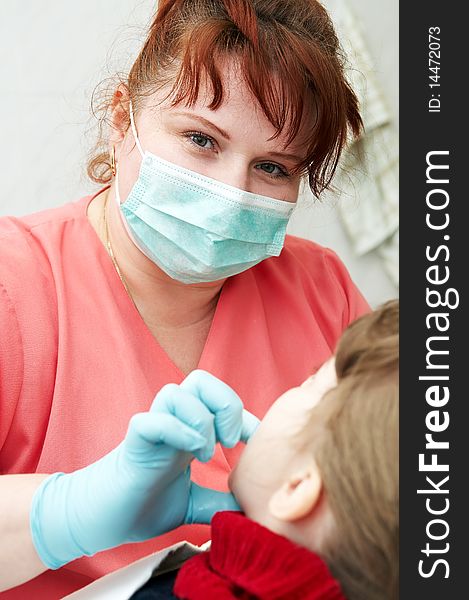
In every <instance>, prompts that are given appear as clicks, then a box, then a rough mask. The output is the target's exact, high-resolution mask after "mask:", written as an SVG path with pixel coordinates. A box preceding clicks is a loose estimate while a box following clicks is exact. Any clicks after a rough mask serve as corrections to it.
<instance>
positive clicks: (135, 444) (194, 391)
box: [31, 370, 259, 569]
mask: <svg viewBox="0 0 469 600" xmlns="http://www.w3.org/2000/svg"><path fill="white" fill-rule="evenodd" d="M258 423H259V420H258V419H257V418H256V417H254V415H251V414H250V413H248V412H247V411H246V410H243V405H242V402H241V400H240V399H239V397H238V396H237V395H236V393H235V392H234V391H233V390H232V389H231V388H230V387H229V386H228V385H226V384H225V383H223V382H222V381H220V380H219V379H217V378H216V377H214V376H213V375H210V374H209V373H207V372H206V371H201V370H197V371H193V372H192V373H190V374H189V375H188V376H187V377H186V379H185V380H184V381H183V382H182V383H181V384H180V385H176V384H168V385H166V386H164V387H163V388H162V389H161V390H160V392H159V393H158V394H157V395H156V397H155V400H154V401H153V404H152V406H151V409H150V411H149V412H146V413H139V414H137V415H134V416H133V417H132V419H131V420H130V424H129V428H128V431H127V435H126V437H125V439H124V441H123V442H122V443H121V444H120V445H119V446H117V448H115V449H114V450H112V451H111V452H110V453H109V454H107V455H105V456H104V457H103V458H101V459H100V460H98V461H96V462H95V463H93V464H91V465H89V466H87V467H85V468H83V469H80V470H78V471H75V472H73V473H68V474H65V473H55V474H53V475H51V476H50V477H48V478H47V479H45V480H44V481H43V482H42V484H41V485H40V486H39V488H38V489H37V491H36V493H35V494H34V497H33V501H32V506H31V531H32V538H33V542H34V545H35V548H36V551H37V552H38V555H39V557H40V558H41V560H42V562H43V563H44V564H45V565H46V566H47V567H49V568H51V569H57V568H59V567H61V566H62V565H64V564H65V563H67V562H70V561H71V560H74V559H76V558H78V557H80V556H84V555H87V556H90V555H92V554H95V553H96V552H99V551H101V550H105V549H107V548H112V547H115V546H119V545H121V544H124V543H128V542H136V541H142V540H146V539H149V538H151V537H154V536H157V535H161V534H162V533H165V532H167V531H170V530H171V529H174V528H176V527H179V526H180V525H182V524H184V523H209V522H210V519H211V517H212V516H213V514H214V513H215V512H216V511H218V510H239V507H238V505H237V503H236V501H235V499H234V497H233V496H232V495H231V494H229V493H223V492H217V491H215V490H208V489H206V488H202V487H200V486H198V485H196V484H195V483H193V482H191V480H190V463H191V461H192V459H193V458H194V455H195V456H196V457H197V458H198V459H199V460H201V461H202V462H206V461H208V460H210V458H211V457H212V455H213V452H214V448H215V443H216V442H220V443H221V444H223V445H224V446H226V447H228V448H231V447H233V446H234V445H236V444H237V443H238V442H239V441H240V440H242V441H247V440H248V439H249V437H250V436H251V434H252V433H253V431H254V430H255V429H256V428H257V425H258Z"/></svg>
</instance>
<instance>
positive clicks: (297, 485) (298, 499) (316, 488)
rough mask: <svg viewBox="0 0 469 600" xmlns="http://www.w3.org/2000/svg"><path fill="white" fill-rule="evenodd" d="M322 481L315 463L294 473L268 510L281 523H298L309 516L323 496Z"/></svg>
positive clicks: (274, 494)
mask: <svg viewBox="0 0 469 600" xmlns="http://www.w3.org/2000/svg"><path fill="white" fill-rule="evenodd" d="M321 490H322V479H321V474H320V472H319V469H318V467H317V465H316V463H315V462H313V463H311V465H310V466H309V467H308V468H307V469H305V470H304V471H301V472H298V473H294V474H292V476H291V477H290V478H289V480H288V481H286V482H285V483H284V484H283V485H282V486H281V487H280V488H278V489H277V490H276V491H275V492H274V493H273V494H272V496H271V497H270V500H269V504H268V510H269V512H270V514H271V515H272V516H273V517H275V518H276V519H279V520H280V521H296V520H297V519H301V518H302V517H305V516H306V515H308V514H309V513H310V512H311V511H312V510H313V509H314V508H315V506H316V505H317V503H318V501H319V498H320V496H321Z"/></svg>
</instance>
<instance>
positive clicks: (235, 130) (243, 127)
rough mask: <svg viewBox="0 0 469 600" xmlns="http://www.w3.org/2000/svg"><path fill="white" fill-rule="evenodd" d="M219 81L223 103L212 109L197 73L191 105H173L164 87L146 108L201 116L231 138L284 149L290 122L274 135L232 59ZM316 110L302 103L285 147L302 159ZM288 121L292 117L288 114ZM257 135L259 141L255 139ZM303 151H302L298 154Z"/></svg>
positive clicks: (204, 79)
mask: <svg viewBox="0 0 469 600" xmlns="http://www.w3.org/2000/svg"><path fill="white" fill-rule="evenodd" d="M222 67H223V69H222V71H221V73H220V74H221V80H222V86H223V100H222V102H221V104H220V105H219V106H218V107H217V108H215V109H213V108H210V105H211V104H212V102H213V89H212V85H211V82H210V80H209V79H208V77H207V76H204V75H203V74H201V79H200V87H199V93H198V95H197V98H196V100H195V101H194V102H193V103H188V102H187V101H185V100H182V101H181V102H178V103H177V104H174V95H171V94H168V92H170V87H168V86H165V87H164V88H161V89H160V90H158V91H157V92H155V93H154V94H152V95H151V96H150V98H149V99H148V102H147V103H146V104H147V105H148V106H149V107H150V109H152V108H153V109H156V110H161V111H162V113H163V115H164V116H167V117H169V118H172V117H173V115H174V116H179V115H180V114H181V113H185V114H192V115H195V116H199V117H203V118H205V119H207V120H209V121H210V122H212V123H214V124H215V125H217V126H218V127H219V129H222V130H223V131H226V132H228V133H230V134H232V135H233V136H234V135H236V134H238V135H240V136H246V135H247V136H249V137H250V138H251V139H253V140H254V139H256V140H258V139H260V140H262V141H265V142H267V141H272V142H273V146H275V147H276V148H279V147H281V148H282V149H286V148H287V141H288V137H289V131H290V130H291V119H287V120H286V122H285V126H284V128H283V130H282V131H281V132H280V134H279V133H278V131H277V129H276V127H275V126H274V125H273V124H272V123H271V122H270V121H269V119H268V118H267V116H266V114H265V113H264V111H263V109H262V107H261V105H260V103H259V101H258V99H257V98H256V97H255V96H254V94H253V92H252V91H251V90H250V88H249V85H248V84H247V82H246V79H245V76H244V73H243V72H242V70H241V67H240V66H239V64H237V61H236V60H234V59H227V60H225V61H224V62H223V63H222ZM271 81H272V87H273V88H275V86H277V85H280V81H279V78H278V77H277V76H276V75H275V74H272V76H271ZM315 114H316V109H315V106H314V101H313V99H312V98H311V102H305V105H304V109H303V115H302V125H301V126H300V128H299V130H298V135H297V136H296V137H295V139H294V140H293V141H292V142H291V143H290V144H289V145H288V147H289V148H290V149H292V148H293V147H294V148H295V150H297V151H300V153H301V154H302V155H303V158H304V152H305V150H306V144H307V142H308V141H309V139H310V136H311V124H312V123H314V120H315ZM292 118H294V116H293V115H292ZM259 136H260V138H259ZM301 150H303V152H301Z"/></svg>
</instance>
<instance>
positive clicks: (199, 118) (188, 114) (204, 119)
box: [171, 111, 231, 140]
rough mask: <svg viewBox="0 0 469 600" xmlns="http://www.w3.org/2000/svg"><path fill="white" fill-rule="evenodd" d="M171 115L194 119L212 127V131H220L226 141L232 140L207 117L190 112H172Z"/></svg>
mask: <svg viewBox="0 0 469 600" xmlns="http://www.w3.org/2000/svg"><path fill="white" fill-rule="evenodd" d="M171 114H172V115H173V116H175V117H188V118H189V119H194V120H195V121H199V123H202V125H205V126H206V127H211V128H212V129H215V130H216V131H218V133H219V134H220V135H221V136H222V137H224V138H225V140H230V139H231V138H230V136H229V134H228V133H227V132H226V131H225V130H224V129H221V128H220V127H218V126H217V125H215V123H212V122H211V121H209V120H208V119H206V118H205V117H201V116H200V115H195V114H194V113H191V112H188V111H177V112H172V113H171Z"/></svg>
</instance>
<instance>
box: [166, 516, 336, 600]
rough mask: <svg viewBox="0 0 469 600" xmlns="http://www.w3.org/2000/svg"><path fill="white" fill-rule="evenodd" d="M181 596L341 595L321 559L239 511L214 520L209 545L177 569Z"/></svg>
mask: <svg viewBox="0 0 469 600" xmlns="http://www.w3.org/2000/svg"><path fill="white" fill-rule="evenodd" d="M173 593H174V594H175V595H176V596H177V597H178V598H181V599H183V600H215V599H216V600H229V599H233V598H238V599H241V600H253V599H254V598H255V599H258V600H345V597H344V595H343V594H342V592H341V589H340V586H339V584H338V582H337V581H336V580H335V579H334V578H333V577H332V575H331V574H330V572H329V569H328V568H327V566H326V564H325V563H324V561H323V560H322V559H321V558H319V556H317V555H316V554H314V553H313V552H310V551H309V550H307V549H306V548H303V547H301V546H297V545H296V544H294V543H293V542H291V541H290V540H288V539H287V538H285V537H282V536H280V535H278V534H276V533H273V532H272V531H270V530H268V529H266V528H265V527H263V526H262V525H259V524H258V523H255V522H254V521H251V520H250V519H248V518H247V517H245V516H244V515H243V514H241V513H238V512H220V513H217V514H216V515H215V516H214V517H213V520H212V545H211V549H210V551H209V552H204V553H203V554H199V555H198V556H195V557H193V558H191V559H190V560H188V561H187V562H186V563H185V564H184V566H183V567H182V568H181V570H180V571H179V574H178V576H177V579H176V584H175V586H174V591H173Z"/></svg>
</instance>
